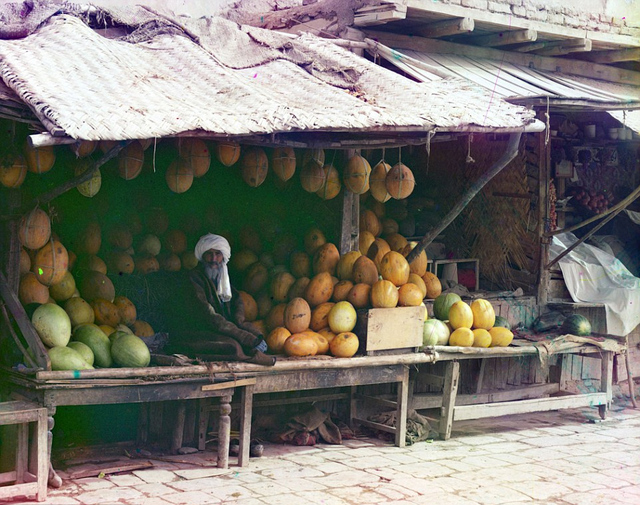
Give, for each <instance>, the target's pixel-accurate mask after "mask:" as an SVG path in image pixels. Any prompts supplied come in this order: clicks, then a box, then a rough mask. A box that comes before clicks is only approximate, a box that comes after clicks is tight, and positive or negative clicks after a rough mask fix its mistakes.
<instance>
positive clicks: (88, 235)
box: [74, 221, 102, 254]
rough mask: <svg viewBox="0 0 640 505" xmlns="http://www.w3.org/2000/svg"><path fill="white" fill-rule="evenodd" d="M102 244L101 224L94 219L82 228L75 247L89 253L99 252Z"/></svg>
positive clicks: (79, 250)
mask: <svg viewBox="0 0 640 505" xmlns="http://www.w3.org/2000/svg"><path fill="white" fill-rule="evenodd" d="M101 245H102V230H101V228H100V224H99V223H97V222H95V221H94V222H91V223H89V224H88V225H87V226H85V227H84V228H83V229H82V231H81V232H80V234H79V235H78V238H77V240H76V247H74V249H77V251H78V252H83V253H87V254H98V251H99V250H100V246H101Z"/></svg>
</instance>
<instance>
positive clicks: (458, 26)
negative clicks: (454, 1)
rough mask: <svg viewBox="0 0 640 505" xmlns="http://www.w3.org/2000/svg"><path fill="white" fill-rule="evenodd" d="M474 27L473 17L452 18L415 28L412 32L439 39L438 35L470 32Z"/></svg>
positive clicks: (444, 35) (445, 35)
mask: <svg viewBox="0 0 640 505" xmlns="http://www.w3.org/2000/svg"><path fill="white" fill-rule="evenodd" d="M474 28H475V22H474V21H473V18H454V19H447V20H445V21H438V22H436V23H431V24H428V25H426V26H425V27H424V28H420V29H419V30H416V31H415V32H414V33H415V35H419V36H421V37H427V38H430V39H439V38H440V37H447V36H449V35H458V34H460V33H470V32H472V31H473V30H474Z"/></svg>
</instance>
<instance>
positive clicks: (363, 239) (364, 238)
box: [358, 230, 376, 256]
mask: <svg viewBox="0 0 640 505" xmlns="http://www.w3.org/2000/svg"><path fill="white" fill-rule="evenodd" d="M375 239H376V237H375V236H374V235H373V233H371V232H370V231H367V230H360V238H359V240H358V249H359V251H360V254H362V255H363V256H366V255H367V252H368V251H369V247H371V244H373V242H374V240H375Z"/></svg>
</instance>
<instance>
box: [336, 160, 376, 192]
mask: <svg viewBox="0 0 640 505" xmlns="http://www.w3.org/2000/svg"><path fill="white" fill-rule="evenodd" d="M370 175H371V166H370V165H369V162H368V161H367V160H366V159H365V158H363V157H362V156H360V155H359V154H356V155H354V156H352V157H351V158H349V160H348V161H347V166H346V167H345V168H344V174H343V182H344V185H345V187H346V188H347V189H349V190H350V191H351V192H352V193H355V194H356V195H361V194H363V193H366V192H367V191H368V190H369V176H370Z"/></svg>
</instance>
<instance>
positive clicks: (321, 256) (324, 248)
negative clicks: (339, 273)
mask: <svg viewBox="0 0 640 505" xmlns="http://www.w3.org/2000/svg"><path fill="white" fill-rule="evenodd" d="M339 261H340V253H339V252H338V248H337V247H336V246H335V244H332V243H331V242H327V243H326V244H323V245H321V246H320V247H319V248H318V249H317V250H316V252H315V254H314V255H313V272H314V273H315V274H319V273H322V272H329V273H330V274H331V275H333V274H334V273H335V272H336V267H337V266H338V262H339Z"/></svg>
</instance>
